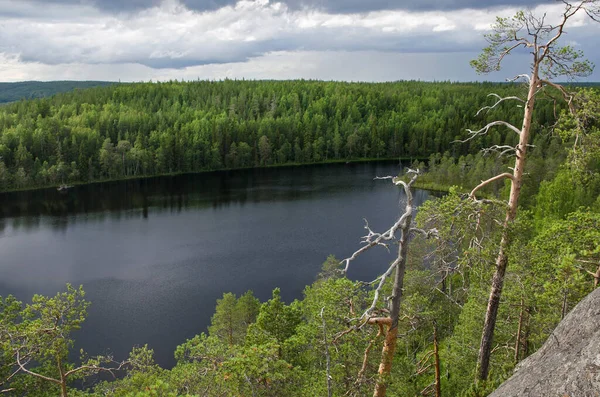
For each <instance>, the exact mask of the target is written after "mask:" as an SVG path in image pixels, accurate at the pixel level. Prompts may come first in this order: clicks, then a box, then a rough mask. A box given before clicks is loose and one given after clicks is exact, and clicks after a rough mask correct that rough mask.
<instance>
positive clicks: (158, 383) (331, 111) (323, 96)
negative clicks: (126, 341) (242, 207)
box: [0, 81, 600, 396]
mask: <svg viewBox="0 0 600 397" xmlns="http://www.w3.org/2000/svg"><path fill="white" fill-rule="evenodd" d="M521 89H522V87H520V86H519V85H504V84H450V83H419V82H402V83H389V84H347V83H325V82H312V81H297V82H296V81H288V82H246V81H224V82H218V83H213V82H194V83H177V82H171V83H161V84H151V83H147V84H132V85H120V86H115V87H106V88H95V89H91V90H86V91H80V92H76V93H71V94H62V95H59V96H56V97H53V98H50V99H43V100H34V101H22V102H19V103H15V104H12V105H10V106H8V107H6V108H4V109H2V113H1V116H0V117H1V120H2V130H1V131H2V134H1V142H2V146H0V147H1V148H2V149H1V150H2V163H0V164H2V172H3V174H2V175H3V179H2V180H3V183H4V185H3V187H4V188H5V189H10V188H15V187H17V188H24V187H27V186H32V187H33V186H44V185H48V184H53V183H60V182H62V181H63V180H64V181H69V182H84V181H93V180H103V179H109V178H122V177H135V176H143V175H153V174H158V173H167V172H192V171H201V170H210V169H217V168H222V167H242V166H266V165H276V164H285V163H289V162H299V163H300V162H301V163H309V162H317V161H329V160H337V159H342V160H345V159H357V158H385V157H413V159H422V160H415V161H414V162H413V165H414V166H415V167H421V168H423V167H425V168H426V169H427V170H428V172H427V173H425V174H424V175H421V176H420V179H421V182H422V184H424V185H427V184H433V185H435V186H445V187H446V188H447V187H448V186H452V185H455V186H456V187H453V188H450V189H449V193H448V194H447V195H445V196H444V197H443V198H440V199H434V200H430V201H428V202H427V203H425V204H424V205H423V206H422V207H421V208H420V210H419V213H418V215H417V217H416V225H417V226H418V227H419V228H423V229H435V230H436V238H432V239H420V238H414V239H413V240H412V241H411V250H410V252H409V256H408V258H407V263H406V275H405V279H404V289H403V290H404V294H403V300H402V305H401V316H400V318H399V323H398V339H397V348H396V353H395V356H394V363H393V368H392V370H391V372H390V374H389V379H388V383H387V392H388V395H411V396H412V395H432V396H433V395H436V394H435V393H436V390H438V389H439V390H443V393H444V395H456V396H458V395H464V396H484V395H486V394H487V393H488V392H490V391H491V390H493V389H494V388H495V387H497V385H498V384H499V383H500V382H501V381H502V380H503V379H506V378H507V377H508V376H510V373H511V371H512V369H513V368H514V366H515V365H516V364H517V363H518V362H519V361H520V360H522V359H523V358H525V357H527V356H528V355H530V354H531V353H533V352H534V351H535V350H536V349H538V348H539V347H540V346H541V344H542V343H543V342H544V341H545V340H546V339H547V338H548V336H549V335H550V333H551V332H552V330H553V328H554V327H555V326H556V324H557V323H558V322H559V321H560V320H561V318H563V317H564V316H565V315H566V314H567V313H568V311H569V310H570V309H571V308H572V307H573V306H574V305H575V304H576V303H577V302H578V301H579V300H580V299H581V298H583V297H584V296H585V295H586V294H587V293H589V292H590V291H591V290H593V289H594V288H595V287H596V286H597V285H598V280H599V278H598V270H597V269H598V260H599V259H600V257H599V252H600V246H599V245H598V244H599V243H598V242H599V241H600V234H599V233H600V198H599V194H600V168H599V164H600V149H599V148H600V135H599V131H600V130H599V126H600V123H599V122H598V120H597V115H598V114H600V112H599V109H600V97H599V94H598V92H597V91H596V90H594V89H589V88H587V89H580V90H579V91H578V95H577V98H578V102H577V103H578V104H577V106H578V107H577V109H578V110H577V112H576V113H575V114H569V113H568V112H566V111H565V109H564V108H562V109H560V108H559V109H555V108H554V107H553V106H552V104H553V101H550V100H549V101H547V102H543V101H540V102H539V103H540V105H538V107H537V108H536V113H535V116H534V120H535V123H534V138H533V143H534V145H533V146H534V147H532V150H531V153H530V158H529V163H528V169H527V171H528V175H526V180H525V183H524V189H523V200H522V213H521V216H520V217H519V219H518V221H517V222H515V223H514V225H513V226H512V227H511V231H510V233H511V239H512V245H511V248H510V251H509V254H508V255H509V257H510V263H511V265H510V266H511V267H510V268H509V271H508V273H507V276H506V277H507V281H506V285H505V289H504V292H503V301H502V305H501V307H500V311H499V314H498V322H497V324H496V334H495V339H494V341H495V344H494V348H493V351H492V355H491V364H490V365H491V373H490V375H489V378H488V380H487V381H485V382H474V381H473V379H474V370H475V368H476V361H477V350H478V349H477V346H478V343H479V338H480V336H481V327H482V322H483V314H484V313H485V305H486V300H487V295H488V286H489V280H490V278H491V276H492V272H493V266H492V265H491V264H492V263H493V260H494V257H495V254H496V250H497V247H498V245H499V244H500V238H501V233H502V232H501V229H499V228H498V227H497V225H498V224H499V223H501V220H502V216H503V211H504V207H503V206H502V205H501V204H498V205H490V206H489V207H485V208H484V210H483V211H482V207H481V206H480V205H481V202H482V201H477V200H475V201H473V200H468V199H466V196H465V195H464V194H463V193H462V192H464V191H465V188H467V187H468V188H472V187H474V186H475V185H476V184H477V183H478V182H479V181H481V179H483V178H486V177H489V176H491V175H493V174H494V173H497V172H498V170H500V169H502V168H503V167H504V166H505V165H506V164H507V160H503V159H502V158H499V157H498V156H497V153H495V152H494V153H488V154H487V155H485V153H482V152H481V151H478V149H479V148H480V147H483V146H485V145H486V144H488V145H490V144H491V142H504V143H505V144H508V145H511V146H512V145H514V142H513V137H512V136H511V135H510V134H508V133H507V132H504V131H502V130H499V131H498V132H496V134H497V135H495V136H494V137H493V138H490V141H486V139H488V138H485V139H473V140H471V141H468V142H466V143H461V142H453V141H454V140H456V139H459V138H461V130H462V129H463V127H464V126H465V125H467V126H469V125H477V124H479V125H482V124H483V123H485V122H486V119H485V117H484V118H483V119H482V120H479V118H476V117H473V115H474V114H475V113H476V111H474V110H475V109H476V108H478V107H482V106H483V105H485V104H486V103H487V104H488V105H489V104H490V103H492V104H493V103H494V102H493V101H490V100H489V98H487V97H486V96H487V93H489V92H490V91H492V92H495V93H500V95H508V94H513V93H518V92H519V90H521ZM550 92H551V93H552V91H550ZM514 109H515V107H514V106H509V105H508V104H502V106H499V107H498V108H497V109H494V117H495V118H501V117H505V118H506V119H508V120H511V119H512V120H514V121H513V122H514V123H518V121H519V120H518V117H519V113H518V112H519V110H518V108H517V110H516V111H515V110H514ZM499 115H501V117H499ZM555 115H556V116H557V117H556V118H555V117H554V116H555ZM240 149H241V150H240ZM426 157H428V159H425V158H426ZM85 159H87V161H86V160H85ZM507 189H508V185H507V184H503V183H502V182H497V183H495V184H492V185H490V186H488V187H486V190H485V195H484V196H485V197H489V198H491V200H486V201H488V202H490V203H492V202H495V199H494V198H499V199H501V198H503V197H506V195H507V194H508V190H507ZM392 221H393V220H391V222H392ZM357 249H358V247H357ZM343 264H344V262H340V259H336V258H333V257H330V258H328V259H327V261H326V262H325V263H324V264H323V270H322V272H321V273H320V274H319V275H317V277H316V281H315V282H314V283H313V284H312V285H310V286H307V287H306V289H305V291H304V298H303V299H301V300H297V301H294V302H291V303H285V302H283V301H282V299H281V297H280V291H279V290H275V291H273V296H272V299H270V300H268V301H267V302H263V303H261V302H259V301H258V300H257V299H256V298H255V297H254V296H253V294H252V292H248V293H246V294H243V295H241V296H235V295H234V294H231V293H225V294H223V297H222V299H220V300H218V301H217V302H216V309H215V313H214V315H213V317H212V324H211V326H210V327H209V328H208V332H207V333H201V332H202V331H203V330H198V332H199V335H198V336H196V337H194V338H192V339H190V340H188V341H182V344H181V345H180V346H179V347H177V349H176V351H175V352H174V354H175V358H176V362H177V363H176V365H175V367H173V368H172V369H165V368H161V367H159V366H158V365H156V364H155V363H154V361H153V358H152V346H141V347H133V350H132V351H131V354H130V356H129V357H113V356H99V357H88V356H87V355H85V353H83V352H82V355H81V357H80V358H79V359H73V356H74V355H73V352H72V351H71V347H72V341H73V339H72V338H73V336H72V332H73V331H75V330H77V329H79V328H82V329H85V322H84V320H85V317H86V310H87V308H88V306H89V304H90V302H87V301H86V300H85V297H84V295H85V293H84V291H83V289H81V288H74V287H71V286H68V289H67V291H66V292H61V293H59V294H57V295H56V296H54V297H44V296H36V297H34V298H33V301H32V302H31V303H26V304H24V303H22V302H19V301H17V300H16V299H15V298H13V297H11V296H8V297H4V298H2V299H1V300H0V320H2V321H1V324H2V326H1V327H0V332H1V333H0V336H1V337H2V340H1V343H2V350H1V351H2V356H0V389H2V390H3V391H4V392H5V393H8V395H28V396H34V395H35V396H55V395H57V394H59V393H63V395H73V396H78V395H82V396H83V395H97V396H105V395H108V396H180V395H189V396H224V395H241V396H314V395H334V396H338V395H339V396H341V395H354V396H362V395H367V394H369V393H370V392H371V390H372V388H373V387H374V385H375V384H376V383H377V382H378V379H379V378H378V376H377V368H378V365H379V362H380V357H381V354H380V350H381V345H382V343H383V339H384V332H382V331H384V327H383V326H382V325H380V326H377V325H372V324H362V326H361V325H360V324H357V323H356V321H355V319H356V318H359V317H360V314H361V313H362V312H364V311H365V310H366V309H367V308H368V307H369V306H370V305H371V302H372V299H373V294H374V293H375V288H374V287H375V286H374V285H372V284H364V283H360V282H355V281H351V280H349V279H347V278H346V277H344V276H343V274H342V272H341V271H340V270H341V268H343ZM391 288H392V286H391V282H390V280H387V282H385V283H383V284H382V290H381V291H382V293H384V294H389V293H390V291H391ZM373 313H374V314H378V315H382V316H385V315H386V313H387V312H386V309H385V304H384V303H382V302H378V303H377V305H376V307H375V311H374V312H373ZM353 319H354V320H353ZM113 375H114V376H115V377H116V378H113ZM82 379H85V381H84V382H83V383H82ZM328 380H329V381H328Z"/></svg>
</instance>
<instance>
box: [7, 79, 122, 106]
mask: <svg viewBox="0 0 600 397" xmlns="http://www.w3.org/2000/svg"><path fill="white" fill-rule="evenodd" d="M113 84H116V83H112V82H108V81H47V82H42V81H23V82H18V83H0V103H7V102H15V101H19V100H21V99H34V98H44V97H49V96H51V95H55V94H58V93H61V92H68V91H73V90H76V89H85V88H91V87H101V86H107V85H113Z"/></svg>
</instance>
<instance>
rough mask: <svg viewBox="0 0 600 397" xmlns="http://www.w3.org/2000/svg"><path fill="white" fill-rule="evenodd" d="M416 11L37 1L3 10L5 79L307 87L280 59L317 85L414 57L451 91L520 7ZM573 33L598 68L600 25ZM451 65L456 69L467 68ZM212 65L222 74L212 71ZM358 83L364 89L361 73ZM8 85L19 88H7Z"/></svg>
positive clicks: (377, 4)
mask: <svg viewBox="0 0 600 397" xmlns="http://www.w3.org/2000/svg"><path fill="white" fill-rule="evenodd" d="M311 2H312V3H311ZM414 3H415V4H413V3H409V2H403V1H387V0H373V1H355V0H348V1H323V0H302V1H300V0H287V2H285V3H284V2H273V1H269V0H242V1H238V2H236V3H234V2H232V1H229V0H210V1H203V0H162V1H158V0H130V1H127V2H125V1H117V0H45V1H44V4H45V6H44V7H41V3H40V1H39V0H22V1H19V2H15V1H12V0H0V16H2V23H0V55H2V57H0V68H2V67H3V65H2V59H4V63H5V65H4V70H13V71H14V70H16V68H14V65H15V62H16V63H18V64H19V65H22V66H24V69H23V70H34V69H35V70H49V69H47V68H45V67H44V65H47V66H49V67H51V66H55V67H63V69H64V70H66V68H65V67H64V65H78V66H77V67H78V68H79V69H84V68H88V70H94V73H99V70H100V69H99V68H100V67H104V68H105V69H106V68H107V66H106V65H127V68H129V70H133V69H134V68H132V66H131V65H140V66H143V68H141V69H140V68H138V69H136V70H138V71H139V72H140V73H142V74H143V75H144V76H146V75H148V74H150V75H152V73H149V72H148V71H155V73H154V75H160V76H163V75H165V76H166V75H170V76H172V75H174V74H175V75H177V73H175V72H173V71H177V70H179V71H180V72H179V75H180V76H184V75H186V76H187V73H188V72H189V71H190V70H194V71H196V72H200V71H205V72H206V71H209V73H213V74H217V75H222V74H227V73H230V74H234V75H235V74H236V73H237V72H236V71H242V70H246V71H248V69H244V68H242V66H241V65H245V64H248V63H249V62H251V61H252V60H259V61H261V62H268V64H269V67H270V68H271V69H272V70H275V71H279V72H281V73H282V74H285V76H289V75H290V74H292V75H293V73H291V70H293V69H294V68H296V69H297V70H298V75H299V76H304V75H305V74H306V73H307V72H306V70H307V69H306V67H305V68H304V69H303V71H301V70H300V65H295V66H294V64H293V63H290V64H288V63H286V60H285V59H284V58H282V57H287V58H286V59H287V60H289V59H292V58H296V55H297V54H305V55H306V57H307V60H308V58H310V59H312V60H314V62H313V64H314V65H316V66H315V67H314V69H311V71H310V73H311V76H313V74H314V73H317V76H313V77H314V78H318V71H319V70H320V71H322V75H323V76H330V73H329V72H325V70H326V69H328V68H327V65H331V64H338V63H337V62H336V59H334V58H336V57H340V56H342V55H341V54H343V58H344V59H345V60H346V61H347V60H348V59H350V58H352V56H353V54H354V56H355V61H354V62H350V63H348V62H346V63H345V65H346V66H348V65H352V64H356V65H358V64H360V65H362V66H361V67H366V66H364V65H365V62H364V60H363V59H359V57H360V56H361V55H360V54H365V53H369V54H370V56H369V59H371V60H372V62H373V66H374V65H375V63H376V62H393V60H394V59H399V58H394V56H388V55H386V54H390V55H394V54H405V55H403V56H404V58H403V59H408V58H406V54H427V55H426V56H425V55H424V56H421V57H413V58H411V63H414V62H417V60H418V59H427V62H428V63H433V65H434V66H436V65H437V68H438V74H439V79H441V80H443V79H444V78H445V76H444V73H449V69H452V76H457V69H456V67H455V65H449V64H448V63H447V60H448V59H449V58H448V57H447V56H442V55H443V54H452V53H454V54H463V56H464V54H473V55H475V54H476V53H477V52H478V51H479V50H480V49H481V48H482V47H483V46H484V45H485V40H484V39H483V34H484V33H485V32H486V30H487V29H488V28H489V26H490V24H491V23H492V22H493V21H494V20H495V17H496V15H498V14H500V15H504V16H509V15H512V14H514V12H515V11H516V10H518V9H519V8H520V7H518V6H515V5H513V3H514V1H512V0H490V1H487V2H474V1H466V0H454V1H441V2H433V1H430V0H424V1H422V2H414ZM361 4H362V6H361ZM366 5H368V7H367V6H366ZM526 5H527V6H531V5H532V3H527V4H526ZM357 7H358V8H357ZM360 7H363V8H360ZM365 7H366V8H365ZM469 7H472V8H469ZM359 8H360V9H359ZM560 10H561V4H560V3H556V2H555V3H552V4H550V5H547V4H543V5H541V6H538V9H536V12H544V11H548V12H549V15H552V14H557V13H559V12H560ZM574 22H575V23H574V24H573V28H572V29H570V30H569V32H568V34H567V35H566V40H567V41H568V42H569V43H570V44H573V45H575V46H577V47H578V48H580V49H583V50H584V51H586V50H587V51H586V52H587V53H588V56H589V55H591V56H592V60H594V59H593V58H594V57H598V56H597V55H596V52H595V51H593V49H592V48H593V44H594V41H595V37H597V34H598V32H599V29H598V24H591V23H589V21H586V20H585V18H584V17H583V16H582V17H581V18H580V19H578V20H575V21H574ZM273 54H279V55H281V56H282V57H277V56H275V57H274V56H272V55H273ZM319 54H321V55H322V56H320V55H319ZM436 57H437V58H436ZM377 58H379V61H377V60H376V59H377ZM275 59H277V60H278V61H279V62H281V63H282V64H285V65H286V69H285V72H283V71H282V70H280V69H278V68H277V65H276V64H274V63H273V60H275ZM324 59H329V60H324ZM435 59H439V62H435V61H434V60H435ZM452 59H456V60H457V61H456V62H458V60H459V59H460V57H458V56H452ZM468 60H469V59H464V70H465V71H464V72H463V76H464V77H463V78H462V79H474V78H475V76H474V74H473V73H472V72H471V71H470V70H469V68H468V66H467V63H468ZM26 65H29V68H30V69H27V67H26ZM93 65H95V66H94V67H93V68H92V67H91V66H93ZM102 65H105V66H102ZM211 65H224V66H223V67H219V68H216V69H215V68H212V69H211V68H210V67H209V66H211ZM33 66H35V68H33ZM402 66H403V67H396V68H394V65H393V64H390V65H389V68H386V69H385V73H384V72H382V71H380V75H381V73H383V74H385V75H386V76H387V75H389V73H388V72H389V71H391V70H397V76H398V78H411V77H410V76H414V75H415V73H416V72H417V70H418V69H419V67H415V66H414V65H413V64H411V65H408V66H410V67H407V65H402ZM124 67H125V66H124ZM461 67H462V66H461ZM370 69H371V70H372V72H371V73H372V75H373V77H372V78H371V80H377V79H379V78H380V75H379V76H377V75H375V73H376V72H375V71H376V70H378V68H377V67H371V68H370ZM421 69H422V68H421ZM445 69H446V70H445ZM69 70H71V69H69ZM111 70H114V68H112V67H111ZM161 70H164V72H160V71H161ZM315 70H316V72H315ZM11 73H13V75H14V74H16V71H14V72H11ZM192 73H194V72H192ZM252 73H254V72H252ZM403 73H404V74H403ZM19 75H21V74H19ZM350 75H352V73H350ZM357 76H360V78H364V76H365V74H364V73H362V72H361V73H358V74H357ZM242 77H243V75H242ZM7 78H14V77H10V76H8V77H6V76H5V77H0V80H1V79H7ZM273 78H277V76H275V75H274V76H273ZM453 78H456V77H453ZM459 79H460V78H459Z"/></svg>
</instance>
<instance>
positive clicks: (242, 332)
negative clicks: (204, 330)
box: [208, 291, 260, 345]
mask: <svg viewBox="0 0 600 397" xmlns="http://www.w3.org/2000/svg"><path fill="white" fill-rule="evenodd" d="M259 307H260V302H259V300H258V299H256V298H255V297H254V295H253V294H252V291H248V292H246V293H245V294H244V295H242V296H240V298H239V299H236V297H235V295H234V294H232V293H225V294H223V298H222V299H219V300H217V308H216V310H215V314H214V315H213V317H212V321H211V325H210V326H209V327H208V330H209V332H210V334H211V335H213V336H216V337H218V338H219V339H221V340H222V341H224V342H226V343H228V344H229V345H234V344H242V343H243V342H244V340H245V339H246V331H247V329H248V326H249V325H250V324H252V323H254V321H255V320H256V316H257V315H258V311H259Z"/></svg>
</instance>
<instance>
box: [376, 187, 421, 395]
mask: <svg viewBox="0 0 600 397" xmlns="http://www.w3.org/2000/svg"><path fill="white" fill-rule="evenodd" d="M406 191H407V197H406V209H405V214H406V218H405V219H404V223H403V224H402V226H401V227H400V233H401V236H400V240H399V241H398V258H397V261H398V265H397V266H396V272H395V273H394V286H393V289H392V296H391V297H390V298H391V299H390V306H389V307H390V319H391V324H390V326H389V328H388V332H387V334H386V336H385V342H384V344H383V349H382V351H381V362H380V364H379V371H378V372H379V377H378V379H377V384H376V385H375V391H374V392H373V397H385V395H386V390H387V382H388V379H389V377H390V373H391V370H392V363H393V361H394V353H395V352H396V341H397V337H398V319H399V318H400V303H401V302H402V292H403V288H404V273H405V272H406V257H407V254H408V237H409V234H410V224H411V223H412V217H413V197H412V193H411V192H410V187H409V188H408V189H406Z"/></svg>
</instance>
